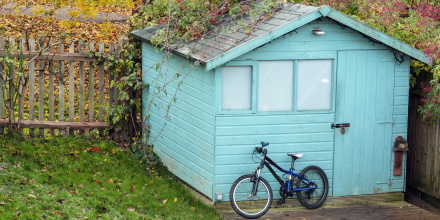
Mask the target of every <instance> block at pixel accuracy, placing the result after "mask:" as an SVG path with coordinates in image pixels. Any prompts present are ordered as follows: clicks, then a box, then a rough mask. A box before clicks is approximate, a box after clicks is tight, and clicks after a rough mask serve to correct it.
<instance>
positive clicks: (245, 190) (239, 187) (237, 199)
mask: <svg viewBox="0 0 440 220" xmlns="http://www.w3.org/2000/svg"><path fill="white" fill-rule="evenodd" d="M253 176H254V175H253V174H249V175H244V176H241V177H240V178H238V179H237V180H235V182H234V183H233V184H232V187H231V190H230V191H229V202H230V203H231V205H232V208H233V209H234V211H235V212H236V213H237V214H239V215H241V216H243V217H245V218H258V217H261V216H263V215H264V214H266V212H267V211H269V208H270V206H271V205H272V199H273V197H272V188H271V187H270V185H269V183H268V182H267V181H266V180H265V179H264V178H263V177H260V180H259V181H258V191H257V194H256V195H255V196H251V193H252V187H253V186H254V184H257V183H255V181H252V178H253Z"/></svg>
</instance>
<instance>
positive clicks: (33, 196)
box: [29, 194, 37, 198]
mask: <svg viewBox="0 0 440 220" xmlns="http://www.w3.org/2000/svg"><path fill="white" fill-rule="evenodd" d="M29 196H30V197H32V198H37V196H35V195H32V194H29Z"/></svg>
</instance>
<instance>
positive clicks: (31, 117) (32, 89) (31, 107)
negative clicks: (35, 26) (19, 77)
mask: <svg viewBox="0 0 440 220" xmlns="http://www.w3.org/2000/svg"><path fill="white" fill-rule="evenodd" d="M29 51H30V52H35V39H34V38H30V39H29ZM29 59H32V57H29ZM34 117H35V60H32V61H30V63H29V120H31V121H33V120H34V119H35V118H34ZM29 135H30V136H31V137H33V136H34V129H33V128H30V129H29Z"/></svg>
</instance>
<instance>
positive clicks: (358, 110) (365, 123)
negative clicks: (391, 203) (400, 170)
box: [333, 50, 394, 196]
mask: <svg viewBox="0 0 440 220" xmlns="http://www.w3.org/2000/svg"><path fill="white" fill-rule="evenodd" d="M337 68H338V70H337V89H336V117H335V124H341V123H350V127H347V128H345V133H344V132H341V130H342V129H341V128H335V129H334V131H335V151H334V153H335V157H334V160H335V161H334V178H333V186H334V188H333V196H344V195H360V194H373V193H380V192H388V191H389V188H390V185H389V183H390V175H391V170H390V169H391V148H392V146H391V145H392V126H393V125H392V123H393V90H394V58H393V56H392V54H391V53H390V52H389V51H382V50H364V51H340V52H339V53H338V67H337Z"/></svg>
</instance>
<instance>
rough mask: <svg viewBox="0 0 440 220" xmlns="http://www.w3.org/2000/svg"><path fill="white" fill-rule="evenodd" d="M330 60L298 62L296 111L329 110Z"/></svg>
mask: <svg viewBox="0 0 440 220" xmlns="http://www.w3.org/2000/svg"><path fill="white" fill-rule="evenodd" d="M332 63H333V61H332V60H300V61H298V90H297V100H298V101H297V110H330V109H331V91H332V90H331V88H332V86H331V85H332V82H331V81H332Z"/></svg>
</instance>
